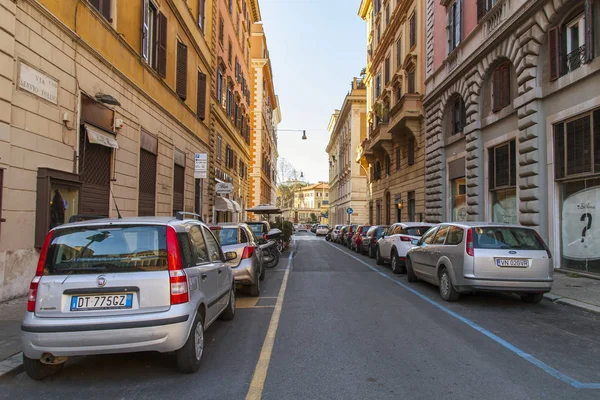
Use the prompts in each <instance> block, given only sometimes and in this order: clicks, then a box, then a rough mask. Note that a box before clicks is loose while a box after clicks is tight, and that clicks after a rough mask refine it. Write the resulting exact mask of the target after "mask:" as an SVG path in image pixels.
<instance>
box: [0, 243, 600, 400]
mask: <svg viewBox="0 0 600 400" xmlns="http://www.w3.org/2000/svg"><path fill="white" fill-rule="evenodd" d="M295 238H296V240H295V246H294V248H293V250H294V251H293V261H292V262H291V268H290V270H289V272H287V273H286V272H285V270H286V269H287V268H288V266H289V263H288V260H287V259H283V258H282V261H281V263H280V266H279V267H278V268H277V269H275V270H269V271H267V278H266V281H265V284H264V286H263V293H262V294H261V298H260V299H258V301H256V300H254V299H251V298H249V297H241V298H240V299H239V300H238V305H240V306H241V307H243V308H238V313H237V315H236V318H235V319H234V320H233V321H231V322H222V321H218V322H216V323H215V324H214V325H213V326H212V327H211V328H210V329H209V330H208V331H207V333H206V338H207V346H206V348H205V352H204V358H203V365H202V368H201V370H200V371H199V372H198V373H197V374H193V375H182V374H179V373H178V372H177V370H176V368H175V361H174V360H173V357H172V356H170V355H163V354H148V353H146V354H130V355H119V356H102V357H81V358H76V359H72V360H69V361H68V363H67V364H66V365H65V368H64V370H63V371H62V372H61V373H60V374H59V375H57V376H55V377H52V378H50V379H47V380H45V381H43V382H35V381H32V380H30V379H29V378H28V377H27V376H26V375H25V374H24V373H19V374H16V375H13V376H8V377H4V378H2V379H0V399H3V398H10V399H20V398H37V399H46V398H47V399H65V398H85V399H86V400H87V399H96V398H97V399H107V398H127V399H132V398H157V399H170V398H181V397H182V396H185V397H187V398H199V399H200V398H201V399H244V398H246V396H247V394H248V393H249V390H250V393H251V394H253V395H255V398H256V397H261V396H262V398H264V399H277V400H280V399H400V398H402V399H432V398H440V399H470V398H476V399H507V398H510V399H531V398H534V399H570V398H572V399H598V398H600V318H599V317H598V316H596V315H594V314H588V313H585V312H583V311H579V310H576V309H572V308H569V307H566V306H561V305H557V304H553V303H550V302H542V303H541V304H537V305H531V304H525V303H523V302H521V301H520V300H519V299H518V298H516V297H512V296H510V295H501V294H474V295H469V296H464V297H463V298H461V301H460V302H458V303H452V304H450V303H445V302H443V301H441V299H440V298H439V295H438V292H437V288H435V287H433V286H431V285H428V284H425V283H417V284H409V283H407V281H406V277H405V276H404V275H393V274H392V273H391V272H390V271H389V266H381V267H380V266H376V265H375V262H374V260H370V259H368V258H367V257H364V256H360V255H357V254H356V253H352V252H350V251H349V250H347V249H344V248H342V247H340V246H339V245H332V244H330V243H327V242H325V241H324V240H323V239H322V238H316V237H314V235H312V234H309V233H300V234H297V235H296V236H295ZM285 255H286V256H287V253H286V254H285ZM284 276H285V277H287V281H285V282H286V284H285V285H284V289H285V290H280V289H281V287H282V283H283V282H284ZM278 295H279V299H277V297H278ZM259 361H260V362H259ZM253 377H254V379H253ZM592 387H597V389H593V388H592Z"/></svg>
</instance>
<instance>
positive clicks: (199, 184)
mask: <svg viewBox="0 0 600 400" xmlns="http://www.w3.org/2000/svg"><path fill="white" fill-rule="evenodd" d="M203 189H204V183H203V180H202V179H194V212H195V213H196V214H198V215H200V214H202V200H203V199H202V197H203V192H204V190H203Z"/></svg>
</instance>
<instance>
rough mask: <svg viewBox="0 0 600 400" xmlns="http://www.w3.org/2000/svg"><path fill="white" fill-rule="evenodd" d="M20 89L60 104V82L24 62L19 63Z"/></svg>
mask: <svg viewBox="0 0 600 400" xmlns="http://www.w3.org/2000/svg"><path fill="white" fill-rule="evenodd" d="M19 88H20V89H23V90H25V91H27V92H29V93H32V94H34V95H36V96H38V97H41V98H42V99H44V100H46V101H49V102H51V103H53V104H58V81H57V80H56V79H54V78H51V77H49V76H48V75H46V74H44V73H42V72H40V71H38V70H37V69H35V68H33V67H30V66H29V65H27V64H25V63H23V62H20V63H19Z"/></svg>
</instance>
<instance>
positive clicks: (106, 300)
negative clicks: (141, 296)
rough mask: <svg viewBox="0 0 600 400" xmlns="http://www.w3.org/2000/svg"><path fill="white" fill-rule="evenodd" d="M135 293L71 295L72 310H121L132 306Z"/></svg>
mask: <svg viewBox="0 0 600 400" xmlns="http://www.w3.org/2000/svg"><path fill="white" fill-rule="evenodd" d="M132 303H133V294H132V293H126V294H101V295H90V296H73V297H71V311H93V310H121V309H126V308H131V306H132Z"/></svg>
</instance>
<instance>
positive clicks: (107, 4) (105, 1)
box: [89, 0, 112, 22]
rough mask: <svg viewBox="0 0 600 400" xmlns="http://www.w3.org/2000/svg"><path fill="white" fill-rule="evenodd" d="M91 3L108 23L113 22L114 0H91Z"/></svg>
mask: <svg viewBox="0 0 600 400" xmlns="http://www.w3.org/2000/svg"><path fill="white" fill-rule="evenodd" d="M89 2H90V4H91V5H92V6H94V8H95V9H96V10H98V11H99V12H100V14H102V16H103V17H104V18H106V20H107V21H108V22H112V10H111V5H112V4H111V3H112V0H89Z"/></svg>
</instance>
